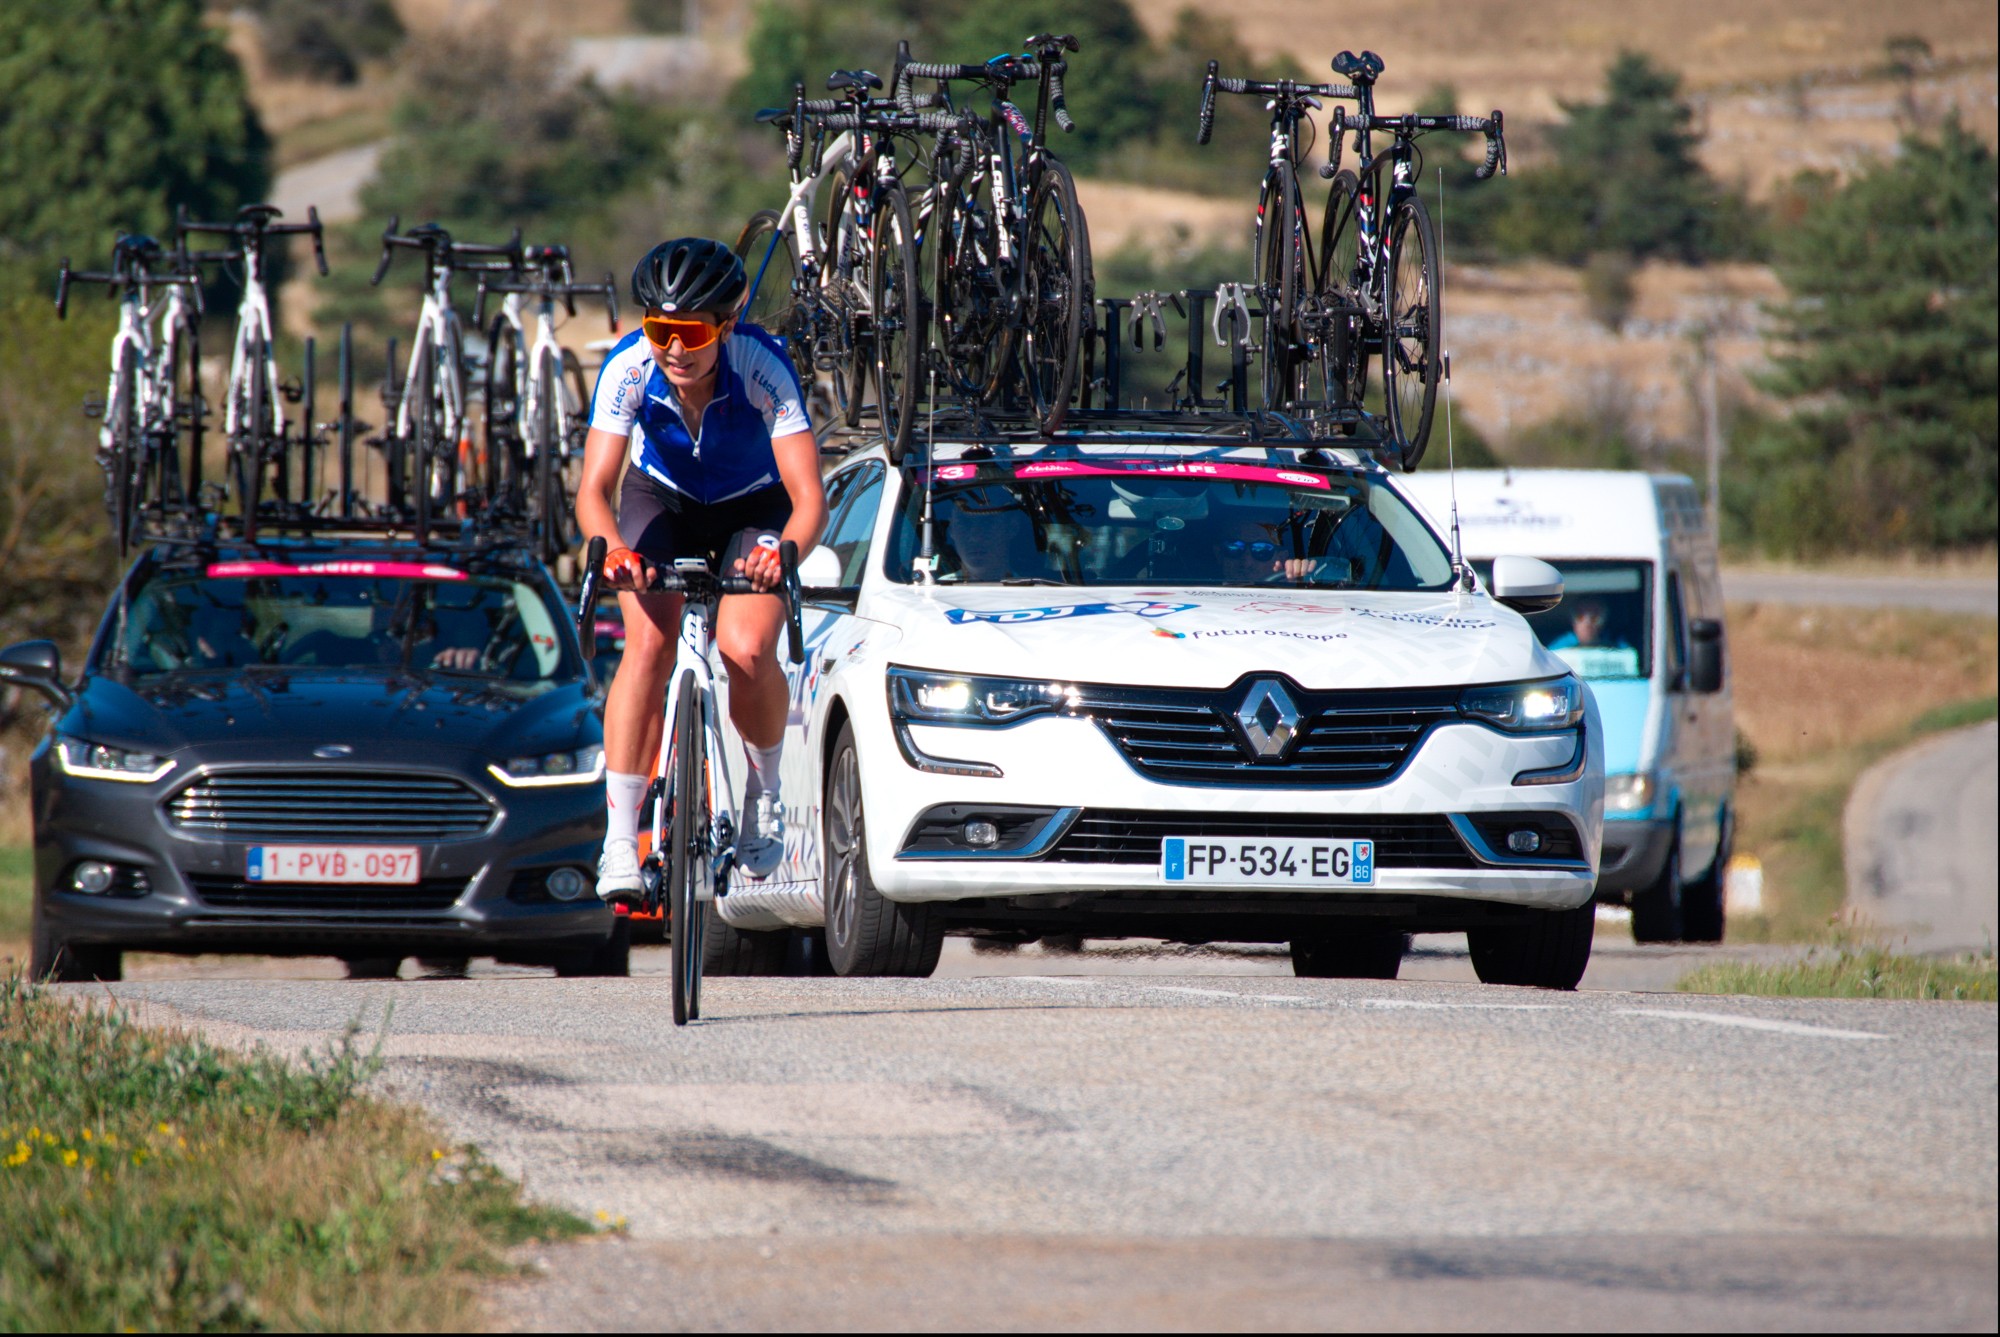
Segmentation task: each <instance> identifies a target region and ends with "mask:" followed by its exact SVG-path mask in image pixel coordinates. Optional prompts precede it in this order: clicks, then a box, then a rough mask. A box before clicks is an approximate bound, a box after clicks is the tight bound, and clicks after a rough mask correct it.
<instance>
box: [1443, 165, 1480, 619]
mask: <svg viewBox="0 0 2000 1337" xmlns="http://www.w3.org/2000/svg"><path fill="white" fill-rule="evenodd" d="M1444 176H1445V174H1444V172H1443V171H1442V170H1440V171H1439V172H1438V174H1437V183H1438V327H1439V328H1440V329H1450V328H1451V326H1450V324H1449V323H1448V322H1446V320H1445V318H1444V288H1445V285H1444ZM1438 357H1439V360H1440V361H1441V362H1442V363H1443V367H1442V370H1443V371H1444V471H1445V476H1446V477H1447V478H1449V479H1450V480H1451V576H1452V580H1451V585H1452V588H1453V589H1454V590H1457V591H1460V592H1462V593H1465V594H1470V593H1472V568H1471V567H1470V566H1468V565H1466V561H1465V539H1464V537H1463V536H1462V535H1461V534H1460V533H1459V528H1458V452H1457V449H1456V448H1455V443H1454V442H1453V440H1452V435H1451V350H1450V349H1439V350H1438Z"/></svg>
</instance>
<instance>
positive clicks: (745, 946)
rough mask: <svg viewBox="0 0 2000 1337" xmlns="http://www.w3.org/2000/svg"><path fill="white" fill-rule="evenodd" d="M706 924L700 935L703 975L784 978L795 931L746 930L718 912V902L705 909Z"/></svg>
mask: <svg viewBox="0 0 2000 1337" xmlns="http://www.w3.org/2000/svg"><path fill="white" fill-rule="evenodd" d="M702 915H703V916H704V917H705V918H706V919H707V921H708V922H707V923H706V924H705V925H704V926H703V928H702V936H701V973H702V974H703V975H782V974H784V973H785V953H786V951H787V950H788V949H789V948H790V947H791V945H792V931H791V930H790V929H788V928H780V929H768V930H762V929H743V928H736V927H734V926H732V925H731V924H730V923H729V921H728V920H726V919H724V918H723V917H722V915H721V914H720V913H719V912H718V911H717V910H716V908H715V903H714V902H713V901H711V902H709V903H708V904H707V905H705V906H703V907H702Z"/></svg>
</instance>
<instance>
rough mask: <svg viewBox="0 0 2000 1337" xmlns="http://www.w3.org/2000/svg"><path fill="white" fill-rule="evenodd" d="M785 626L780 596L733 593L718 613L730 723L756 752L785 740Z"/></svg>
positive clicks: (717, 642) (787, 704)
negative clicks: (781, 657) (781, 645)
mask: <svg viewBox="0 0 2000 1337" xmlns="http://www.w3.org/2000/svg"><path fill="white" fill-rule="evenodd" d="M784 624H785V604H784V600H782V599H780V598H779V597H778V596H777V595H775V594H731V595H728V596H726V597H725V598H724V599H723V600H722V601H721V607H720V608H718V609H717V610H716V615H715V646H716V649H718V650H720V651H721V652H722V662H723V663H724V664H725V665H727V666H728V669H729V722H730V723H731V724H734V725H735V726H736V732H737V733H738V734H739V735H740V736H741V737H742V739H743V741H744V742H746V743H748V744H750V745H751V746H752V747H776V746H778V745H779V744H780V743H782V742H784V740H785V714H786V711H787V710H788V709H789V707H790V704H791V699H790V691H789V688H788V686H787V684H786V681H785V674H784V670H783V669H781V668H779V667H778V635H779V633H780V632H781V631H782V630H783V628H784ZM627 644H628V645H629V644H630V642H629V641H628V642H627ZM628 653H629V652H628Z"/></svg>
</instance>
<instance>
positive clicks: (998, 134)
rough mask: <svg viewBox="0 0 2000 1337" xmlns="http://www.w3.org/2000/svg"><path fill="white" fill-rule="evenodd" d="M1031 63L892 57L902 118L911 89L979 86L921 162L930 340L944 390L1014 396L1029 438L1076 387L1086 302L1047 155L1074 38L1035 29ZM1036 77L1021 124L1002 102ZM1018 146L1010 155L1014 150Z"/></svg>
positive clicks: (1059, 414)
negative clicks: (926, 175)
mask: <svg viewBox="0 0 2000 1337" xmlns="http://www.w3.org/2000/svg"><path fill="white" fill-rule="evenodd" d="M1027 45H1028V47H1029V48H1031V53H1030V54H1022V55H1013V54H1002V55H998V56H995V57H993V58H992V59H991V60H988V61H987V62H985V63H984V64H981V65H939V64H930V63H926V62H920V61H907V60H905V59H904V56H905V55H907V44H905V46H904V49H903V51H902V52H901V53H899V55H898V58H897V74H896V89H895V93H896V99H897V102H898V103H899V105H901V106H902V107H903V108H904V109H905V110H906V111H909V110H914V109H915V107H916V102H915V100H914V95H913V92H912V84H911V81H912V80H913V79H931V80H936V81H938V82H939V83H940V84H942V85H945V86H946V87H947V88H948V87H949V85H950V84H951V83H953V82H960V81H962V82H968V83H974V84H978V85H979V86H980V87H982V88H984V89H985V90H986V92H987V93H988V94H989V100H990V105H989V107H988V109H987V114H986V116H985V117H984V118H983V119H982V118H977V117H975V118H971V119H970V120H963V121H961V120H956V119H954V120H953V121H952V122H950V123H949V124H948V126H947V127H946V128H945V129H944V130H943V131H942V132H941V133H940V135H939V139H938V142H937V144H936V145H935V147H934V149H933V151H932V155H931V159H932V161H931V175H932V186H931V191H930V198H929V199H928V200H927V201H926V204H927V205H928V206H929V212H930V215H931V224H932V225H930V226H927V227H926V232H927V233H928V234H930V235H934V236H935V238H936V243H935V250H934V253H933V254H934V260H933V264H934V278H933V281H932V288H931V291H932V293H933V294H934V298H933V300H934V302H935V304H936V317H935V319H934V320H933V321H932V341H933V345H934V347H935V349H936V351H937V353H938V354H939V363H940V372H941V374H942V375H943V376H944V377H945V379H946V381H947V383H948V385H949V387H950V389H951V390H952V391H953V392H955V393H956V394H958V395H959V396H960V397H961V398H963V399H965V400H967V401H969V402H972V403H992V402H995V401H997V400H1000V399H1002V398H1003V397H1004V396H1005V395H1006V394H1007V393H1008V391H1009V390H1010V389H1012V388H1015V387H1017V386H1018V388H1019V389H1020V390H1021V391H1023V392H1025V394H1026V395H1027V397H1028V401H1029V403H1030V405H1031V406H1032V408H1033V410H1034V413H1035V415H1036V416H1037V417H1038V418H1039V419H1040V422H1041V428H1042V431H1044V432H1045V433H1053V432H1056V431H1059V430H1060V429H1061V427H1062V424H1063V420H1064V418H1065V417H1066V416H1067V415H1068V413H1069V405H1070V400H1071V398H1072V397H1073V396H1074V394H1075V392H1076V388H1077V372H1078V366H1079V363H1080V362H1081V360H1082V346H1083V324H1084V319H1085V316H1086V314H1087V313H1088V312H1089V311H1090V310H1091V307H1092V304H1093V301H1094V292H1093V288H1094V282H1093V278H1092V270H1091V259H1090V241H1089V230H1088V226H1087V225H1086V223H1085V222H1084V217H1083V210H1082V208H1081V207H1080V206H1079V205H1078V203H1077V198H1076V182H1075V181H1074V180H1073V179H1072V177H1071V176H1070V172H1069V169H1068V168H1067V167H1065V166H1064V165H1063V164H1062V162H1061V161H1060V160H1059V159H1058V158H1056V156H1055V155H1054V154H1053V153H1051V152H1050V151H1049V148H1048V134H1047V132H1048V123H1049V120H1050V118H1051V117H1053V118H1054V120H1055V123H1056V124H1057V125H1059V126H1061V127H1062V129H1063V130H1064V131H1065V132H1066V133H1067V132H1074V131H1075V129H1076V122H1075V121H1074V120H1072V119H1071V118H1070V114H1069V108H1068V104H1067V101H1066V99H1065V97H1064V94H1063V75H1064V74H1065V73H1066V72H1067V71H1068V68H1069V67H1068V63H1067V61H1065V60H1064V59H1063V53H1064V52H1066V51H1068V52H1073V51H1075V50H1077V47H1078V43H1077V40H1076V38H1075V37H1073V36H1070V35H1068V34H1061V35H1058V34H1054V33H1038V34H1036V35H1035V36H1033V37H1030V38H1029V39H1028V41H1027ZM1030 79H1032V80H1036V81H1037V94H1036V102H1035V112H1034V117H1033V119H1032V121H1031V120H1030V119H1029V117H1028V116H1027V115H1026V114H1024V113H1023V112H1022V110H1021V109H1020V107H1018V106H1016V105H1015V103H1014V102H1013V100H1012V96H1011V94H1012V92H1013V88H1014V85H1015V84H1017V83H1021V82H1023V81H1026V80H1030ZM1017 140H1018V141H1019V143H1018V146H1017V144H1016V141H1017Z"/></svg>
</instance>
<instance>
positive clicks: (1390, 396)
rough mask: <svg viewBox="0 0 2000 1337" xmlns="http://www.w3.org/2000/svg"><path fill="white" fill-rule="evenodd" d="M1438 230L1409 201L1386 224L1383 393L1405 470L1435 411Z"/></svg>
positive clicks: (1413, 462)
mask: <svg viewBox="0 0 2000 1337" xmlns="http://www.w3.org/2000/svg"><path fill="white" fill-rule="evenodd" d="M1443 277H1444V276H1443V274H1442V272H1441V271H1440V270H1439V268H1438V243H1437V230H1436V229H1435V228H1433V227H1432V226H1431V216H1430V214H1429V213H1428V212H1427V211H1426V210H1425V209H1424V202H1423V200H1422V199H1420V198H1419V197H1417V196H1415V195H1412V196H1411V197H1410V198H1408V199H1406V200H1404V201H1403V202H1402V203H1401V204H1398V205H1397V206H1396V211H1395V213H1394V214H1393V215H1392V216H1391V218H1390V221H1389V279H1388V283H1387V285H1386V288H1385V291H1384V297H1385V299H1386V300H1385V301H1384V302H1383V312H1382V390H1383V397H1384V398H1385V399H1386V400H1387V403H1388V410H1389V432H1390V435H1391V437H1392V439H1393V440H1394V441H1395V444H1396V449H1397V453H1398V455H1399V456H1400V457H1401V458H1400V463H1401V465H1402V467H1403V468H1404V469H1405V470H1409V469H1414V468H1416V467H1417V461H1418V460H1421V459H1422V458H1423V457H1424V447H1425V446H1426V445H1428V444H1429V443H1430V439H1431V412H1432V410H1433V409H1434V408H1435V407H1436V405H1437V387H1438V370H1439V349H1440V348H1442V346H1443V332H1442V331H1441V330H1440V329H1439V328H1438V326H1439V320H1440V315H1439V313H1440V304H1439V294H1438V289H1439V285H1440V284H1441V283H1442V281H1443Z"/></svg>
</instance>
